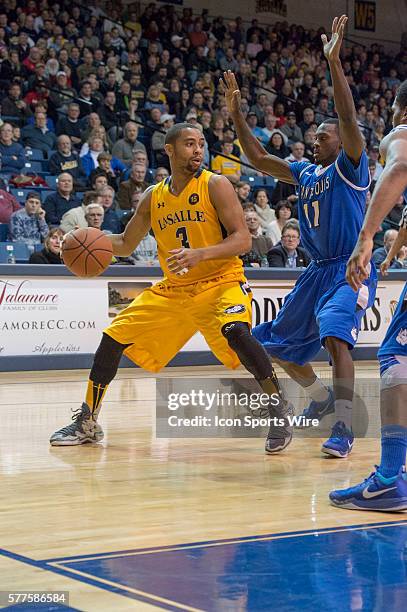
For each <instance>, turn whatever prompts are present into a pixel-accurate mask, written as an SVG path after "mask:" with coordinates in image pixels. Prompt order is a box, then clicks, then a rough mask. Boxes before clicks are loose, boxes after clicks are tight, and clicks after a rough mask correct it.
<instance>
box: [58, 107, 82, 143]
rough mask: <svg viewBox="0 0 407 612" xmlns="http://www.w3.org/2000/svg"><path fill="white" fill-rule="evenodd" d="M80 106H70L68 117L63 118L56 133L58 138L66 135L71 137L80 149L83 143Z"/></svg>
mask: <svg viewBox="0 0 407 612" xmlns="http://www.w3.org/2000/svg"><path fill="white" fill-rule="evenodd" d="M79 112H80V111H79V104H77V103H76V102H71V103H70V104H68V109H67V116H66V117H62V118H61V119H60V120H59V121H58V123H57V127H56V133H57V135H58V136H61V135H62V134H64V135H65V136H69V138H70V139H71V142H72V144H73V145H74V146H75V147H77V148H79V147H80V145H81V143H82V136H81V124H80V121H79Z"/></svg>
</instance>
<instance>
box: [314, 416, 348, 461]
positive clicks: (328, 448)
mask: <svg viewBox="0 0 407 612" xmlns="http://www.w3.org/2000/svg"><path fill="white" fill-rule="evenodd" d="M354 439H355V437H354V435H353V433H352V431H351V430H350V429H348V428H347V427H346V425H345V423H344V422H343V421H337V423H335V425H334V426H333V427H332V433H331V437H330V438H329V440H327V441H326V442H324V443H323V445H322V448H321V450H322V452H323V453H326V454H327V455H332V456H333V457H339V458H341V459H344V458H345V457H347V456H348V455H349V454H350V452H351V450H352V447H353V441H354Z"/></svg>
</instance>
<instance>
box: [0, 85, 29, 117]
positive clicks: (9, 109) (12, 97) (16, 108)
mask: <svg viewBox="0 0 407 612" xmlns="http://www.w3.org/2000/svg"><path fill="white" fill-rule="evenodd" d="M1 114H2V115H3V116H6V117H15V118H16V120H19V121H21V122H23V121H24V120H25V119H27V118H28V117H30V116H31V115H32V112H31V109H30V107H29V106H28V104H26V103H25V102H24V100H23V99H22V97H21V85H20V84H19V83H17V82H13V83H11V84H10V85H9V88H8V96H6V97H5V98H3V100H2V101H1Z"/></svg>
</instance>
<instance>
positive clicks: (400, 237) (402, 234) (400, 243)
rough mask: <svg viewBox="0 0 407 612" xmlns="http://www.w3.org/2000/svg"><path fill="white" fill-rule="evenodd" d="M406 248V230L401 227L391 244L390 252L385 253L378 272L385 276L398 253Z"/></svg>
mask: <svg viewBox="0 0 407 612" xmlns="http://www.w3.org/2000/svg"><path fill="white" fill-rule="evenodd" d="M404 246H407V228H404V227H401V228H400V229H399V233H398V234H397V238H396V240H395V241H394V242H393V244H392V246H391V249H390V251H389V252H388V253H387V256H386V259H385V260H384V261H383V262H382V263H381V265H380V272H381V273H382V274H383V276H386V274H387V271H388V269H389V268H390V266H391V262H392V261H393V259H394V258H395V257H397V255H398V254H399V253H400V251H401V249H402V248H403V247H404Z"/></svg>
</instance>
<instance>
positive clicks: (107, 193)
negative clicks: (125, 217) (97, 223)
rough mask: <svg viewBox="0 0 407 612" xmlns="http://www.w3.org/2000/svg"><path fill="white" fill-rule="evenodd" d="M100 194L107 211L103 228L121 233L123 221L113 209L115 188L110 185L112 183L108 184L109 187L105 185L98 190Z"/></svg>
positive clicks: (112, 232) (101, 201)
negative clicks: (121, 221)
mask: <svg viewBox="0 0 407 612" xmlns="http://www.w3.org/2000/svg"><path fill="white" fill-rule="evenodd" d="M98 195H99V196H100V203H101V204H102V206H103V210H104V213H105V216H104V219H103V225H102V230H107V231H109V232H110V233H111V234H120V232H121V223H120V221H119V218H118V216H117V215H116V213H115V211H114V210H113V201H114V189H113V188H112V187H110V185H107V187H104V188H103V189H101V190H100V191H99V192H98Z"/></svg>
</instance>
